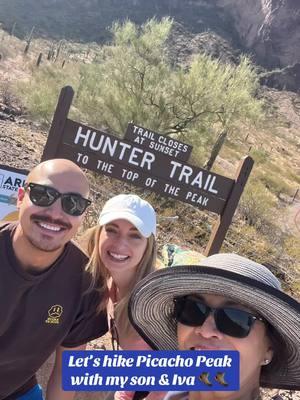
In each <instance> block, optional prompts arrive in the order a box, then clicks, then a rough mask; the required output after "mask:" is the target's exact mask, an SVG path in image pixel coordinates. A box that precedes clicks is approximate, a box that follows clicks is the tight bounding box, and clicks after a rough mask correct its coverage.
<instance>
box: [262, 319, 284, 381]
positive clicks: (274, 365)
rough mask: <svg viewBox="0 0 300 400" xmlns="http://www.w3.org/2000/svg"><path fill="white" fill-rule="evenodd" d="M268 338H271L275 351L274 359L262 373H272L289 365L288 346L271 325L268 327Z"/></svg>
mask: <svg viewBox="0 0 300 400" xmlns="http://www.w3.org/2000/svg"><path fill="white" fill-rule="evenodd" d="M267 336H268V337H269V339H270V341H271V345H272V349H273V352H274V353H273V357H272V360H271V362H270V364H268V365H265V366H263V367H262V373H263V374H264V372H265V373H268V374H270V373H272V372H275V371H277V370H278V369H281V368H282V367H283V366H284V365H286V366H287V365H288V356H287V354H288V351H287V345H286V343H285V341H284V339H283V338H282V336H281V335H280V334H279V332H278V331H277V330H276V329H275V328H274V327H273V326H272V325H270V324H268V326H267Z"/></svg>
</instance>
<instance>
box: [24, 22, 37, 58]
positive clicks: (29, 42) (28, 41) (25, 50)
mask: <svg viewBox="0 0 300 400" xmlns="http://www.w3.org/2000/svg"><path fill="white" fill-rule="evenodd" d="M34 28H35V27H34V26H33V27H32V29H31V31H30V34H29V36H28V38H27V40H26V42H27V43H26V46H25V49H24V54H27V53H28V50H29V47H30V44H31V40H32V36H33V32H34Z"/></svg>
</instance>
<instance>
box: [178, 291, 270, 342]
mask: <svg viewBox="0 0 300 400" xmlns="http://www.w3.org/2000/svg"><path fill="white" fill-rule="evenodd" d="M174 313H175V318H176V319H177V321H178V322H180V323H181V324H183V325H187V326H195V327H196V326H201V325H203V324H204V322H205V320H206V318H207V317H208V316H209V315H210V314H211V313H212V314H213V316H214V320H215V324H216V327H217V329H218V331H219V332H221V333H224V334H225V335H228V336H231V337H235V338H245V337H247V336H248V335H249V333H250V330H251V328H252V326H253V324H254V322H255V321H256V320H259V321H263V322H264V319H263V318H261V317H258V316H255V315H253V314H251V313H249V312H248V311H245V310H239V309H237V308H231V307H220V308H212V307H209V306H207V305H206V304H205V303H204V302H203V301H202V300H201V299H199V298H197V297H195V296H183V297H177V298H175V299H174Z"/></svg>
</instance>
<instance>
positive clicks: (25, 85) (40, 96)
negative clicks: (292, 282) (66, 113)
mask: <svg viewBox="0 0 300 400" xmlns="http://www.w3.org/2000/svg"><path fill="white" fill-rule="evenodd" d="M66 85H71V86H73V88H74V89H75V90H76V88H77V86H78V76H77V69H76V66H73V65H71V64H68V66H66V67H65V68H64V69H61V68H60V67H58V66H56V65H51V66H45V67H43V68H40V69H37V70H35V71H34V73H33V78H32V79H30V80H29V81H25V82H19V83H18V84H17V90H18V93H19V97H20V99H21V101H22V104H23V105H24V107H25V108H26V109H27V110H28V113H29V114H30V116H31V117H32V118H35V119H36V120H38V121H40V122H42V123H43V124H45V125H49V124H50V122H51V120H52V117H53V113H54V109H55V106H56V103H57V100H58V96H59V93H60V90H61V88H62V87H63V86H66Z"/></svg>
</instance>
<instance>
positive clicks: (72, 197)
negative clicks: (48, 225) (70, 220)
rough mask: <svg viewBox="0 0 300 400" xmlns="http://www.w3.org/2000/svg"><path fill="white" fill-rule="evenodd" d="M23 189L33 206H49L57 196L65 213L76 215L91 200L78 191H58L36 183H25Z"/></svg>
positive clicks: (80, 212)
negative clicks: (27, 193)
mask: <svg viewBox="0 0 300 400" xmlns="http://www.w3.org/2000/svg"><path fill="white" fill-rule="evenodd" d="M24 189H25V191H28V192H29V198H30V200H31V201H32V203H33V204H34V205H35V206H38V207H49V206H51V205H52V204H53V203H54V202H55V201H56V200H57V199H58V198H61V207H62V209H63V210H64V212H65V213H66V214H69V215H72V216H73V217H77V216H79V215H82V214H83V213H84V211H85V209H86V208H87V207H88V206H89V205H90V204H91V200H88V199H85V198H84V197H82V196H81V195H80V194H78V193H59V191H58V190H56V189H54V188H52V187H50V186H45V185H39V184H38V183H32V182H31V183H26V184H25V186H24Z"/></svg>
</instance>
